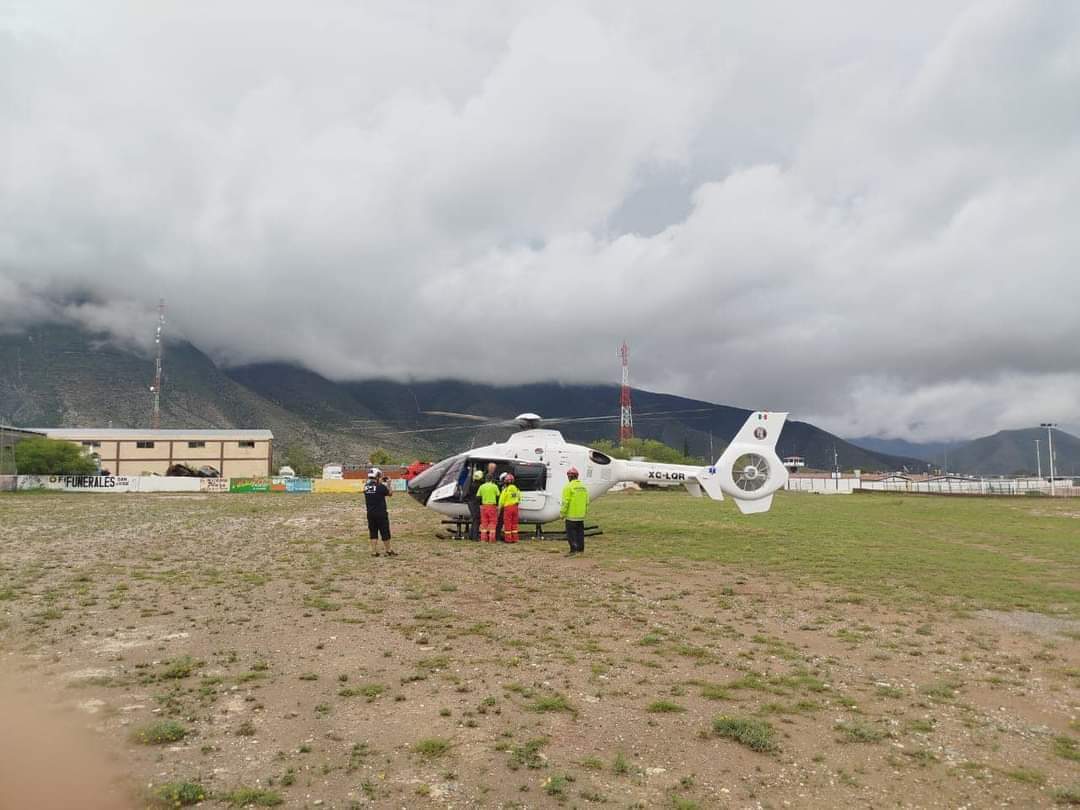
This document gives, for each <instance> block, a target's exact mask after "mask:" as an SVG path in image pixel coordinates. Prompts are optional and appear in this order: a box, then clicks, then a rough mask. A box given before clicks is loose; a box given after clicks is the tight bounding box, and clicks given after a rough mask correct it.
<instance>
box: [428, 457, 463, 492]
mask: <svg viewBox="0 0 1080 810" xmlns="http://www.w3.org/2000/svg"><path fill="white" fill-rule="evenodd" d="M466 461H467V458H466V457H465V456H461V457H460V458H457V459H454V463H453V464H451V465H450V466H449V467H447V469H446V472H444V473H443V476H442V478H440V479H439V485H438V486H437V487H436V488H435V491H434V492H432V493H431V499H430V500H432V501H450V500H455V501H460V500H462V497H463V493H464V492H465V490H466V489H467V488H468V485H469V481H468V475H469V468H468V467H467V466H466V464H465V462H466Z"/></svg>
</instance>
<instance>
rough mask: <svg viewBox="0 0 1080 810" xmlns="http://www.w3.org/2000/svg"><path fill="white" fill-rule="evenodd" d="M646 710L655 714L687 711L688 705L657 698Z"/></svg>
mask: <svg viewBox="0 0 1080 810" xmlns="http://www.w3.org/2000/svg"><path fill="white" fill-rule="evenodd" d="M645 711H647V712H651V713H653V714H675V713H677V712H685V711H686V707H685V706H681V705H679V704H678V703H674V702H672V701H670V700H655V701H653V702H652V703H650V704H649V706H648V708H647V709H646V710H645Z"/></svg>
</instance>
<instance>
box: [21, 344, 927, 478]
mask: <svg viewBox="0 0 1080 810" xmlns="http://www.w3.org/2000/svg"><path fill="white" fill-rule="evenodd" d="M153 373H154V370H153V360H152V358H151V357H149V356H147V355H145V354H143V353H141V352H139V351H136V350H134V349H130V348H123V347H118V346H117V345H115V344H114V343H111V342H109V341H108V340H107V339H106V338H105V336H103V335H92V334H87V333H85V332H81V331H79V330H77V329H74V328H71V327H63V326H57V325H50V326H49V327H48V328H47V329H45V328H41V329H35V330H32V331H31V332H29V333H23V334H19V335H6V336H0V418H2V419H5V420H7V421H9V422H11V423H12V424H15V425H22V426H40V427H52V426H64V427H109V426H110V425H111V426H113V427H140V426H146V427H148V426H149V424H150V413H151V402H152V401H151V394H150V390H149V386H150V382H151V381H152V379H153ZM633 396H634V409H635V422H634V428H635V433H636V435H638V436H640V437H642V438H649V439H657V440H659V441H662V442H664V443H665V444H668V445H670V446H672V447H674V448H676V449H678V450H680V451H682V450H683V449H686V450H688V451H689V454H690V455H692V456H696V457H699V458H702V459H707V458H710V456H711V457H715V456H718V455H719V454H720V452H721V451H722V450H723V448H724V446H725V445H726V443H727V441H728V440H729V439H730V438H731V436H733V435H734V434H735V432H736V431H737V430H738V428H739V427H740V426H741V425H742V423H743V421H744V420H745V419H746V417H747V414H748V411H746V410H744V409H741V408H733V407H729V406H725V405H715V404H713V403H709V402H703V401H700V400H694V399H688V398H685V397H678V396H672V395H669V394H659V393H653V392H649V391H641V390H635V391H634V394H633ZM617 402H618V387H617V386H614V385H564V384H561V383H557V382H545V383H532V384H528V385H515V386H493V385H485V384H480V383H470V382H464V381H461V380H436V381H425V382H398V381H393V380H362V381H355V382H334V381H332V380H328V379H326V378H325V377H322V376H320V375H319V374H316V373H314V372H312V371H309V370H307V369H303V368H298V367H296V366H291V365H287V364H282V363H265V364H257V365H248V366H243V367H238V368H231V369H221V368H219V367H218V366H217V365H215V363H214V362H213V361H212V360H211V359H210V358H209V357H207V356H206V355H205V354H203V353H202V352H201V351H199V349H197V348H196V347H195V346H193V345H192V344H190V343H187V342H183V341H173V342H169V343H168V344H167V346H166V353H165V383H164V386H163V394H162V418H161V426H162V427H163V428H185V427H203V428H245V427H248V428H268V429H270V430H272V431H273V432H274V435H275V447H276V449H277V455H278V461H279V462H280V458H281V456H282V454H283V452H284V450H285V448H286V447H287V446H289V445H291V444H299V445H302V446H304V447H305V448H306V449H307V451H308V453H309V454H310V455H311V456H312V457H313V458H314V459H315V460H316V461H318V462H326V461H345V462H354V463H358V462H363V461H365V460H366V459H367V456H368V454H369V453H370V452H371V450H372V449H374V448H375V447H383V448H385V449H387V450H389V451H390V453H391V454H392V455H394V456H396V457H398V458H400V459H402V460H410V459H412V458H415V457H420V458H436V457H439V456H442V455H447V454H449V453H451V452H457V451H460V450H464V449H467V448H469V447H473V446H480V445H483V444H488V443H491V442H494V441H501V440H503V439H505V438H506V436H507V435H508V434H509V432H510V428H505V427H503V428H490V427H482V426H479V425H478V424H477V423H476V422H472V421H467V420H461V419H455V418H452V417H448V416H445V415H433V414H429V413H426V412H428V411H444V412H453V413H470V414H479V415H483V416H488V417H496V418H506V419H509V418H512V417H514V416H516V415H517V414H519V413H522V412H525V411H533V412H536V413H539V414H541V415H543V416H546V417H612V416H613V415H614V414H615V413H616V412H617ZM557 427H558V428H559V429H560V430H562V431H563V433H564V434H565V435H566V436H567V438H568V439H570V440H577V441H581V442H590V441H595V440H597V439H612V438H614V437H615V435H616V434H617V430H618V428H617V424H616V422H615V421H614V420H613V419H607V420H598V421H592V422H567V423H564V424H560V425H558V426H557ZM834 448H835V449H836V452H837V455H838V458H839V463H840V466H841V467H842V468H843V469H852V468H861V469H863V470H883V469H898V468H901V467H903V466H911V467H912V468H913V469H918V468H919V467H918V465H919V462H917V461H914V460H912V459H905V458H899V457H895V456H889V455H887V454H883V453H879V452H874V451H872V450H866V449H863V448H861V447H857V446H855V445H853V444H851V443H849V442H846V441H844V440H843V439H839V438H837V437H836V436H833V435H832V434H830V433H827V432H825V431H823V430H820V429H819V428H817V427H814V426H813V425H810V424H807V423H805V422H798V421H793V422H789V423H788V425H787V427H786V428H785V429H784V432H783V434H782V435H781V438H780V442H779V446H778V450H779V452H780V454H781V455H801V456H804V457H805V458H806V459H807V462H808V464H809V465H811V466H813V467H819V468H831V466H832V463H833V461H832V459H833V449H834Z"/></svg>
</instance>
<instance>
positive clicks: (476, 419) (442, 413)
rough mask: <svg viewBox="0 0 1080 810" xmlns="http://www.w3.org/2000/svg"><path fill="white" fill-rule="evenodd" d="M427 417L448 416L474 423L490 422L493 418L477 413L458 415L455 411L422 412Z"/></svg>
mask: <svg viewBox="0 0 1080 810" xmlns="http://www.w3.org/2000/svg"><path fill="white" fill-rule="evenodd" d="M420 413H422V414H425V415H426V416H448V417H450V418H451V419H471V420H472V421H474V422H490V421H491V420H492V417H490V416H480V415H479V414H475V413H457V412H455V411H420Z"/></svg>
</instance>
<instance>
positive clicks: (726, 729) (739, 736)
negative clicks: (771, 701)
mask: <svg viewBox="0 0 1080 810" xmlns="http://www.w3.org/2000/svg"><path fill="white" fill-rule="evenodd" d="M712 733H713V734H714V735H715V736H717V737H723V738H725V739H729V740H734V741H735V742H737V743H739V744H740V745H745V746H746V747H747V748H749V749H750V750H752V751H758V752H761V753H770V752H772V751H776V750H778V748H779V745H778V744H777V742H776V731H775V729H773V727H772V724H771V723H769V722H768V721H766V720H758V719H756V718H752V717H733V716H730V715H721V716H720V717H717V718H716V719H715V720H713V723H712Z"/></svg>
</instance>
